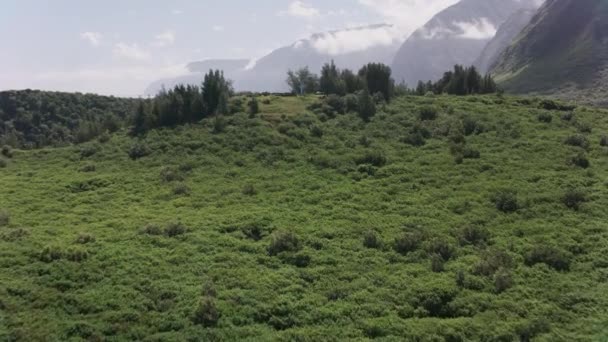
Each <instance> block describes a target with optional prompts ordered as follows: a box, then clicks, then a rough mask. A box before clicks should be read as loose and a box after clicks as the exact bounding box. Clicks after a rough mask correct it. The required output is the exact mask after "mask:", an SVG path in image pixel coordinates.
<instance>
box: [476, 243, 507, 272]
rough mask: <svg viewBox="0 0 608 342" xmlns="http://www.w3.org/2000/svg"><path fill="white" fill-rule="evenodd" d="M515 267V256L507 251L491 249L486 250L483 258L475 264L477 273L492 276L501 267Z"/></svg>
mask: <svg viewBox="0 0 608 342" xmlns="http://www.w3.org/2000/svg"><path fill="white" fill-rule="evenodd" d="M511 267H513V258H512V257H511V256H510V255H509V254H508V253H507V252H505V251H502V250H499V249H491V250H489V251H485V252H484V253H483V254H482V256H481V260H480V261H479V262H478V263H477V264H476V265H475V266H474V268H473V272H474V273H475V274H477V275H484V276H492V275H494V274H495V273H496V272H497V271H498V270H499V269H510V268H511Z"/></svg>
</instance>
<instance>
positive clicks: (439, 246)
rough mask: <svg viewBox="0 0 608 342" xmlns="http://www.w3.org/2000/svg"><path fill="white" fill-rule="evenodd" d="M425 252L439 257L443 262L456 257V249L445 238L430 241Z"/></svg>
mask: <svg viewBox="0 0 608 342" xmlns="http://www.w3.org/2000/svg"><path fill="white" fill-rule="evenodd" d="M426 250H427V252H428V253H429V254H431V255H438V256H440V257H441V258H442V259H443V260H444V261H448V260H450V259H452V258H453V257H454V256H456V248H455V247H454V245H453V244H452V243H451V242H450V241H447V240H446V239H445V238H434V239H432V240H431V241H430V242H429V243H428V245H427V247H426Z"/></svg>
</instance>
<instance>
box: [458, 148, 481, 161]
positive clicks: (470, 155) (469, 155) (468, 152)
mask: <svg viewBox="0 0 608 342" xmlns="http://www.w3.org/2000/svg"><path fill="white" fill-rule="evenodd" d="M462 157H463V158H464V159H479V158H481V153H480V152H479V151H478V150H476V149H474V148H472V147H465V148H464V149H463V150H462Z"/></svg>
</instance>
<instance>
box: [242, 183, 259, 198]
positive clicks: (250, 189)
mask: <svg viewBox="0 0 608 342" xmlns="http://www.w3.org/2000/svg"><path fill="white" fill-rule="evenodd" d="M242 193H243V195H245V196H255V195H257V194H258V191H257V190H256V189H255V187H254V186H253V184H246V185H245V186H244V187H243V190H242Z"/></svg>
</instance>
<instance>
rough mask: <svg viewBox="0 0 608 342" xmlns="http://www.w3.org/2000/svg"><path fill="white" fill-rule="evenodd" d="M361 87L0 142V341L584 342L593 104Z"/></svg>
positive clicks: (596, 245)
mask: <svg viewBox="0 0 608 342" xmlns="http://www.w3.org/2000/svg"><path fill="white" fill-rule="evenodd" d="M332 74H334V73H333V72H332ZM340 74H342V72H340ZM197 92H198V93H199V94H201V93H200V90H198V91H197ZM364 93H366V94H367V96H368V97H369V98H367V99H365V101H363V104H361V103H360V102H361V100H360V99H358V96H356V95H352V94H351V95H347V96H344V97H342V96H338V95H337V96H336V97H333V98H332V99H331V100H329V98H330V96H327V97H321V96H300V97H295V96H293V97H281V96H276V95H259V96H257V97H256V100H257V101H258V107H259V108H258V110H259V113H257V114H255V115H251V113H252V112H253V110H251V108H252V107H251V106H250V105H248V103H249V102H248V101H250V100H251V96H250V95H243V96H234V97H232V98H231V99H230V100H229V101H228V103H227V104H226V105H227V107H228V108H229V109H228V111H227V113H225V114H224V115H209V116H204V117H201V118H200V119H198V120H190V119H188V120H181V121H179V123H176V124H174V125H172V127H160V128H156V129H155V128H151V127H150V128H147V129H146V130H145V132H146V133H142V134H138V135H136V136H133V135H132V134H131V133H132V132H131V130H130V129H127V128H122V129H120V130H119V131H117V132H115V133H111V134H110V133H108V134H107V135H106V136H104V138H103V139H101V138H100V139H97V140H95V141H90V142H87V143H84V144H80V145H75V146H64V147H47V148H43V149H23V148H22V147H24V146H22V145H21V144H13V143H10V142H7V143H6V144H7V145H10V146H12V148H8V147H7V149H6V151H7V152H6V153H5V152H4V149H3V152H2V156H1V157H0V158H2V159H1V160H5V161H6V167H4V168H0V189H2V191H1V195H0V251H2V253H0V340H9V341H40V340H53V341H58V340H74V341H77V340H93V341H94V340H110V341H112V340H116V341H123V340H142V341H174V340H176V341H188V340H191V341H195V340H201V341H225V340H245V341H269V340H282V341H294V340H295V341H311V340H314V341H324V340H361V341H364V340H368V339H380V340H387V341H396V340H414V341H518V340H519V341H529V340H539V341H555V340H558V341H561V340H567V341H594V340H599V341H601V340H602V339H605V338H606V336H608V330H607V328H606V327H607V325H606V322H607V321H608V295H607V294H608V262H606V253H607V252H608V249H607V246H608V226H607V222H608V211H607V210H606V208H607V207H608V183H607V180H606V177H605V170H606V169H607V168H608V158H606V156H608V149H607V148H606V146H602V144H603V143H602V144H600V142H601V141H603V140H602V139H605V138H603V137H605V134H606V132H608V112H606V111H602V110H599V109H593V108H585V107H577V108H569V109H563V110H560V109H546V108H545V107H546V104H545V103H543V102H542V101H541V100H539V99H534V98H516V97H510V96H502V95H485V96H466V97H456V96H447V95H441V96H439V95H428V96H397V97H394V98H392V99H391V101H390V103H387V102H386V101H381V99H377V98H375V99H374V96H373V95H370V94H369V93H367V92H364ZM41 96H42V95H41ZM44 96H46V95H44ZM49 96H50V95H49ZM176 98H177V97H176ZM368 99H372V101H371V102H369V103H371V104H373V105H374V107H375V113H374V114H373V115H361V114H360V113H359V108H360V106H361V108H363V107H367V106H368V104H366V103H367V102H366V101H368ZM225 100H226V99H224V100H222V101H225ZM117 101H119V100H117ZM178 102H179V101H178ZM117 103H118V102H117ZM125 103H126V104H127V105H128V104H134V105H133V107H132V108H133V112H134V113H137V107H138V106H137V103H140V102H130V101H126V102H125ZM142 103H143V104H144V111H143V112H144V113H154V111H153V110H151V111H150V112H148V111H147V110H148V108H153V107H154V105H153V101H152V100H143V101H142ZM169 103H171V101H169ZM557 104H558V105H559V106H563V105H562V104H560V103H557ZM42 105H46V104H45V103H43V104H42ZM217 106H218V107H221V106H224V104H222V105H220V103H219V102H218V103H217ZM179 108H186V107H185V106H184V107H179ZM309 108H310V109H309ZM370 108H371V106H370ZM89 109H90V110H91V111H92V110H94V107H91V108H89ZM178 112H180V113H184V112H183V111H178ZM361 112H364V113H365V111H363V110H361ZM159 114H160V112H159ZM566 114H567V115H566ZM176 115H178V117H181V114H176ZM116 116H120V115H119V114H116ZM549 116H551V117H553V118H554V119H552V120H548V119H543V120H539V118H540V117H544V118H547V117H549ZM134 117H135V115H134ZM560 117H561V118H562V119H561V120H560V119H558V118H560ZM173 119H174V118H173ZM131 122H132V123H135V122H137V120H132V121H131ZM581 122H584V123H590V124H591V126H592V129H591V130H588V129H584V130H581V129H580V125H579V123H581ZM74 127H76V126H74ZM9 134H10V133H9ZM0 138H5V135H0ZM21 141H27V140H21ZM66 141H68V140H66ZM3 144H4V141H3ZM603 145H606V144H603ZM25 147H27V146H25ZM7 154H8V155H10V157H9V156H7ZM583 159H585V160H587V161H588V165H586V168H585V167H583V166H584V165H583V164H585V163H584V161H583Z"/></svg>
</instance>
